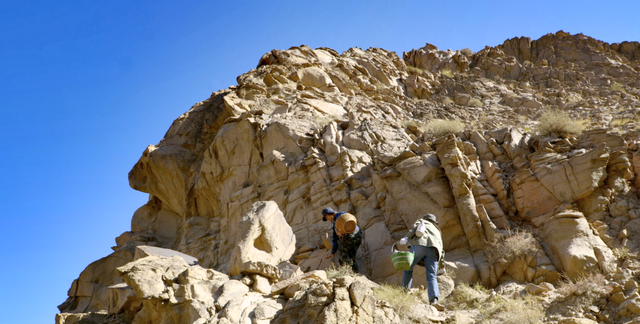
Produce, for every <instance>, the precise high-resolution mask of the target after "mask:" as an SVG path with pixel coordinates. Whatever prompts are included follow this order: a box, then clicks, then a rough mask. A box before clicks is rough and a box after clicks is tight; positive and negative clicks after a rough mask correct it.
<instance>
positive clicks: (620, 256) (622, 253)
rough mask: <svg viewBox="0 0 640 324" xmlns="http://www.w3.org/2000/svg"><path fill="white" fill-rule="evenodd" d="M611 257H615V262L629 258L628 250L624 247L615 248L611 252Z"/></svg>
mask: <svg viewBox="0 0 640 324" xmlns="http://www.w3.org/2000/svg"><path fill="white" fill-rule="evenodd" d="M611 252H613V256H614V257H616V259H617V260H624V259H626V258H627V257H628V256H629V248H627V247H626V246H621V247H617V248H615V249H613V250H611Z"/></svg>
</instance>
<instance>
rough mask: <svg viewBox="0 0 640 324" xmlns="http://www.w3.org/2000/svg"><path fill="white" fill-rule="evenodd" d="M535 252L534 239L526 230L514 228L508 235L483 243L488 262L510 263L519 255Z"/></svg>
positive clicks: (536, 249)
mask: <svg viewBox="0 0 640 324" xmlns="http://www.w3.org/2000/svg"><path fill="white" fill-rule="evenodd" d="M537 252H538V245H537V244H536V239H535V238H534V237H533V235H532V234H531V233H529V232H527V231H520V230H516V231H513V232H512V233H511V234H510V235H506V236H500V237H499V238H498V239H496V240H494V241H493V242H487V244H485V253H486V254H487V259H488V261H489V263H495V262H498V261H502V262H506V263H510V262H511V261H513V260H515V259H517V258H519V257H521V256H524V255H534V254H535V253H537Z"/></svg>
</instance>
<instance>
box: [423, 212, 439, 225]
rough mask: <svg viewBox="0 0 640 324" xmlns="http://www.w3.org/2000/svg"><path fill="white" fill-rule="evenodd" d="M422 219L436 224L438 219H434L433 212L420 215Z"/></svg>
mask: <svg viewBox="0 0 640 324" xmlns="http://www.w3.org/2000/svg"><path fill="white" fill-rule="evenodd" d="M422 219H424V220H427V221H430V222H432V223H434V224H436V225H438V220H437V219H436V215H434V214H426V215H424V216H422Z"/></svg>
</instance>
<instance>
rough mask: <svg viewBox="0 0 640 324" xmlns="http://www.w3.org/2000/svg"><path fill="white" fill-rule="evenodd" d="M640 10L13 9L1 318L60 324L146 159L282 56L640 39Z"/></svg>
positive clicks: (222, 5)
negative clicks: (174, 130)
mask: <svg viewBox="0 0 640 324" xmlns="http://www.w3.org/2000/svg"><path fill="white" fill-rule="evenodd" d="M639 12H640V4H639V2H638V1H637V0H628V1H616V0H611V1H606V2H602V1H584V0H583V1H562V0H556V1H546V0H543V1H534V2H531V1H528V2H521V1H478V0H476V1H408V0H405V1H374V0H369V1H350V2H349V1H345V2H344V3H343V1H313V2H303V1H187V0H183V1H163V0H156V1H121V0H110V1H65V0H58V1H37V0H34V1H30V0H20V1H14V0H4V1H2V2H0V112H1V113H2V118H1V119H0V174H1V178H0V179H1V180H0V181H1V183H0V217H2V218H1V219H2V223H1V224H2V225H1V226H0V228H1V233H0V234H1V235H0V239H1V240H2V241H1V244H0V249H1V250H0V251H1V253H0V257H1V260H2V261H1V263H0V278H2V284H0V305H1V309H2V322H3V323H12V324H15V323H29V324H31V323H53V322H54V318H55V314H56V313H57V308H56V306H57V305H59V304H61V303H62V302H64V301H65V299H66V293H67V290H68V289H69V287H70V285H71V282H72V281H73V280H74V279H75V278H77V277H78V275H79V274H80V272H81V271H82V270H83V269H84V268H85V267H86V266H87V265H88V264H89V263H91V262H93V261H95V260H97V259H99V258H102V257H104V256H106V255H108V254H109V253H111V249H110V248H111V246H113V245H115V241H114V239H115V238H116V237H117V236H119V235H120V234H121V233H122V232H124V231H127V230H129V229H130V220H131V216H132V214H133V212H134V211H135V210H136V209H137V208H138V207H140V206H142V205H143V204H144V203H145V201H146V200H147V195H146V194H144V193H140V192H136V191H134V190H133V189H131V188H129V185H128V180H127V173H128V172H129V170H130V169H131V167H133V165H134V164H135V163H136V161H137V160H138V158H139V157H140V155H141V154H142V152H143V150H144V149H145V148H146V147H147V145H149V144H156V143H158V142H159V141H160V140H161V139H162V137H163V136H164V133H165V132H166V131H167V129H168V128H169V126H170V125H171V123H172V122H173V120H174V119H175V118H177V117H178V116H179V115H180V114H182V113H183V112H185V111H187V110H188V109H189V108H190V107H191V106H192V105H193V104H194V103H196V102H198V101H202V100H204V99H206V98H208V97H209V95H210V94H211V92H213V91H217V90H220V89H224V88H227V87H228V86H230V85H234V84H236V77H237V76H238V75H240V74H242V73H244V72H246V71H248V70H250V69H252V68H255V66H256V64H257V63H258V60H259V59H260V57H261V56H262V55H263V54H264V53H266V52H268V51H270V50H272V49H287V48H289V47H291V46H298V45H301V44H305V45H309V46H311V47H313V48H316V47H330V48H333V49H335V50H337V51H338V52H343V51H345V50H347V49H348V48H350V47H356V46H357V47H360V48H363V49H367V48H369V47H381V48H384V49H388V50H392V51H396V52H397V53H398V55H400V56H402V52H403V51H409V50H411V49H414V48H420V47H422V46H424V45H425V43H427V42H428V43H431V44H434V45H436V46H437V47H438V48H440V49H448V48H451V49H462V48H465V47H468V48H470V49H472V50H473V51H478V50H481V49H482V48H484V46H485V45H490V46H495V45H498V44H501V43H502V42H503V41H504V40H506V39H508V38H512V37H516V36H528V37H531V38H533V39H536V38H539V37H540V36H542V35H544V34H547V33H555V32H557V31H558V30H564V31H566V32H570V33H572V34H575V33H583V34H585V35H587V36H592V37H594V38H596V39H600V40H603V41H606V42H609V43H614V42H621V41H625V40H628V41H640V23H639V21H640V14H639Z"/></svg>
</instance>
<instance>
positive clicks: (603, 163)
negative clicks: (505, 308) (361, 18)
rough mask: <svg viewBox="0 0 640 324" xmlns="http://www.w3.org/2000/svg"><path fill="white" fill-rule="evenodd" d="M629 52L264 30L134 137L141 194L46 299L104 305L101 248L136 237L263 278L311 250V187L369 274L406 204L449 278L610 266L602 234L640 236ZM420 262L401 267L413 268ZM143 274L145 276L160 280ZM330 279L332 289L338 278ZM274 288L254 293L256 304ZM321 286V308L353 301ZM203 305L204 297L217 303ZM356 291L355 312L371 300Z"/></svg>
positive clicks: (122, 255)
mask: <svg viewBox="0 0 640 324" xmlns="http://www.w3.org/2000/svg"><path fill="white" fill-rule="evenodd" d="M639 60H640V47H639V45H638V43H637V42H624V43H621V44H606V43H603V42H600V41H597V40H594V39H592V38H589V37H586V36H584V35H581V34H578V35H570V34H567V33H563V32H558V33H556V34H549V35H546V36H543V37H542V38H540V39H538V40H531V39H529V38H526V37H523V38H514V39H510V40H507V41H506V42H505V43H504V44H502V45H500V46H496V47H493V48H492V47H487V48H485V49H484V50H482V51H480V52H478V53H472V52H471V51H467V50H462V51H455V52H454V51H450V50H449V51H441V50H438V49H437V48H435V47H434V46H432V45H429V44H427V46H425V47H423V48H421V49H417V50H413V51H410V52H407V53H404V54H403V58H400V57H399V56H398V55H397V54H396V53H394V52H389V51H386V50H383V49H377V48H372V49H368V50H366V51H364V50H361V49H358V48H352V49H349V50H348V51H345V52H344V53H342V54H339V53H337V52H336V51H334V50H332V49H328V48H318V49H311V48H309V47H307V46H300V47H293V48H291V49H288V50H273V51H271V52H269V53H267V54H265V55H264V56H262V58H261V59H260V60H259V63H258V66H257V67H256V69H253V70H251V71H249V72H247V73H245V74H243V75H241V76H239V77H238V78H237V80H238V85H237V86H233V87H230V88H229V89H225V90H221V91H218V92H214V93H213V94H212V95H211V97H210V98H208V99H207V100H205V101H203V102H199V103H197V104H196V105H194V106H193V107H192V108H191V109H189V111H187V112H186V113H184V114H183V115H182V116H180V117H179V118H178V119H176V120H175V121H174V122H173V124H172V125H171V127H170V129H169V130H168V131H167V133H166V135H165V137H164V138H163V139H162V140H161V141H160V142H159V143H158V144H156V145H150V146H149V147H148V148H147V149H146V150H144V152H143V154H142V157H141V158H140V160H139V161H138V162H137V163H136V164H135V166H134V167H133V169H132V170H131V172H130V173H129V181H130V185H131V187H132V188H134V189H136V190H140V191H143V192H146V193H149V194H150V196H151V198H150V200H149V202H148V203H147V204H145V205H144V206H142V207H140V208H139V209H138V210H137V211H135V213H134V214H133V217H132V222H131V229H130V231H127V232H125V233H123V234H122V235H121V236H120V237H118V238H117V239H116V242H117V247H115V248H114V249H115V250H116V251H115V252H114V253H113V254H112V255H110V256H108V257H106V258H104V259H101V260H98V261H96V262H94V263H93V264H92V265H90V266H89V267H88V268H87V269H86V270H85V271H84V272H83V273H82V274H81V276H80V278H79V279H78V280H76V281H75V282H74V284H73V285H72V288H71V289H70V291H69V300H68V301H67V302H65V304H63V305H61V306H60V307H61V311H63V312H68V313H81V312H95V311H100V310H106V309H107V308H108V307H109V306H108V305H107V304H108V302H104V301H105V300H107V297H106V296H107V291H108V287H111V286H114V285H119V284H120V285H121V284H123V279H121V277H120V276H119V274H118V272H117V271H116V268H118V269H122V266H125V265H126V264H128V263H129V262H131V261H134V260H133V259H134V257H133V254H132V253H133V251H134V250H132V249H135V246H140V245H150V246H155V247H158V248H167V249H172V250H176V251H179V252H181V253H185V254H188V255H190V256H193V257H195V258H197V260H198V264H199V265H200V266H201V267H203V268H205V269H211V270H212V271H214V270H215V271H219V272H225V273H227V274H230V275H232V276H236V275H248V274H253V275H256V274H257V275H260V276H263V277H265V278H269V280H274V279H276V280H277V278H279V277H278V276H280V275H282V276H285V275H283V273H287V275H286V277H287V278H290V277H295V276H297V275H299V272H298V271H300V270H301V271H303V272H309V271H313V270H317V269H325V268H326V267H328V266H329V265H330V263H331V260H327V259H325V257H326V256H327V255H328V254H327V253H328V252H327V250H326V246H327V244H326V240H327V236H326V233H327V232H330V230H331V229H330V226H329V224H328V223H327V222H322V221H321V213H320V211H321V210H322V209H323V208H324V207H333V208H334V209H337V210H340V211H345V212H350V213H352V214H354V215H355V216H356V217H357V219H358V225H359V226H360V228H361V229H362V231H363V234H364V235H363V243H362V245H361V247H360V249H359V251H358V254H357V262H358V263H359V265H360V269H361V270H360V271H361V273H362V274H363V275H365V276H366V277H367V278H369V279H371V280H373V281H375V282H387V283H396V284H398V283H399V282H400V279H401V272H398V271H396V270H395V269H394V268H393V265H392V264H391V262H390V253H391V251H390V247H391V245H392V244H393V243H394V242H395V241H397V240H398V239H400V238H401V237H403V236H404V235H405V234H406V232H407V230H408V229H409V228H410V227H411V225H412V224H413V223H414V222H415V220H417V219H418V218H421V217H422V216H423V215H424V214H425V213H432V214H434V215H436V218H437V219H438V222H439V224H440V228H441V230H442V233H443V241H444V249H445V251H446V263H447V266H448V269H449V270H450V271H453V272H455V274H456V277H455V278H456V279H455V280H456V282H481V283H483V284H485V285H486V286H490V287H495V286H496V285H498V284H500V283H503V282H508V281H510V280H516V281H524V282H528V283H534V284H541V283H544V282H551V283H553V282H556V281H557V280H558V279H559V278H560V273H564V274H566V275H568V276H577V275H578V274H579V273H580V271H582V270H584V269H591V270H593V271H598V272H604V273H611V272H614V271H616V267H617V264H616V262H615V258H614V257H613V254H612V252H611V250H612V249H614V248H619V247H627V248H628V249H630V251H632V252H633V251H637V250H638V248H640V244H638V242H637V240H635V239H633V236H632V234H633V233H637V232H639V231H638V227H639V226H638V225H637V221H636V220H637V219H638V218H639V216H640V204H639V203H638V198H637V184H638V183H640V180H639V179H640V177H639V175H640V153H639V152H638V145H637V143H638V141H639V139H640V136H638V132H637V131H635V128H636V127H637V126H635V125H633V124H632V123H633V120H635V116H636V110H637V109H638V108H640V64H639ZM543 107H549V108H554V109H561V110H564V111H567V112H569V113H570V114H571V116H572V117H574V118H585V119H587V121H588V126H589V128H590V129H591V130H589V131H586V132H584V133H583V134H581V135H576V136H574V135H568V134H563V135H562V136H558V137H545V136H539V135H535V134H532V133H531V132H530V131H529V129H530V128H531V127H534V126H535V123H536V120H537V119H538V118H539V117H540V115H541V113H542V112H543ZM614 113H615V116H616V118H618V119H617V120H620V122H619V123H613V119H612V118H613V117H611V116H612V115H614ZM436 118H439V119H459V120H462V121H464V122H465V123H466V125H467V130H465V131H463V132H460V133H457V134H451V135H448V136H444V137H440V138H435V137H433V136H432V135H431V134H430V133H429V132H428V131H425V129H424V127H423V126H424V124H425V123H426V122H428V121H430V120H433V119H436ZM625 118H627V119H625ZM624 122H628V124H627V125H624ZM618 124H620V125H621V129H618V130H616V131H614V130H613V129H612V128H611V127H613V126H615V125H618ZM507 125H508V126H509V127H505V126H507ZM471 129H474V130H471ZM256 204H259V205H256ZM260 204H261V205H260ZM256 206H261V207H256ZM256 208H258V209H261V210H263V211H268V212H263V213H258V212H257V209H256ZM257 214H260V215H262V216H261V217H262V218H257V216H256V215H257ZM268 227H271V229H269V230H265V228H268ZM522 229H524V230H528V231H530V232H532V233H533V234H534V237H535V240H536V244H537V245H538V246H539V247H540V249H539V251H538V252H537V253H536V254H535V255H530V256H527V257H524V256H522V257H520V258H518V259H516V260H513V261H511V262H512V263H510V264H492V263H490V262H489V261H488V257H487V255H486V252H485V247H486V246H485V245H486V244H485V243H486V242H487V241H490V240H493V239H495V238H497V237H505V236H509V235H511V234H510V233H512V232H510V231H512V230H522ZM329 238H330V236H329ZM323 241H324V242H325V243H323ZM239 247H240V248H239ZM287 261H291V262H294V263H296V264H297V267H296V266H294V265H292V264H288V265H287V264H286V263H287ZM283 262H284V264H285V265H283ZM119 267H120V268H119ZM421 269H422V268H418V269H416V273H414V278H415V280H414V282H415V283H416V285H420V284H422V285H425V284H426V282H425V279H424V270H421ZM207 271H208V270H207ZM127 273H129V272H127ZM131 276H133V274H131V275H130V277H131ZM282 278H284V277H282ZM254 279H255V278H254ZM254 279H252V280H254ZM130 280H132V279H130ZM258 281H261V282H260V283H256V284H255V285H256V287H262V288H259V290H266V289H267V288H265V287H266V286H265V284H264V280H262V279H260V280H258ZM134 282H135V281H131V283H132V284H133V283H134ZM124 283H127V284H128V282H127V280H126V279H125V280H124ZM129 286H130V287H131V288H132V289H134V290H135V289H136V288H135V287H134V286H131V285H129ZM303 286H305V287H307V286H308V287H311V286H313V285H308V284H305V285H303ZM321 286H322V284H320V286H314V287H315V288H310V289H311V290H312V291H314V292H310V293H308V294H310V295H308V297H306V298H307V302H308V299H309V298H310V299H313V300H314V303H316V304H314V305H316V306H317V305H322V306H323V307H324V306H326V305H325V300H324V299H323V298H325V297H327V296H326V294H328V293H326V292H323V290H322V289H323V288H322V287H321ZM156 288H157V289H156V290H157V291H156V290H153V289H150V288H149V290H148V291H147V290H145V291H144V293H145V294H147V293H149V294H151V295H148V296H147V295H144V296H146V297H148V298H160V299H162V298H165V299H166V298H169V299H167V300H171V298H172V297H171V296H169V295H167V296H165V295H163V294H168V292H167V291H165V290H163V289H164V288H163V287H160V286H158V287H156ZM161 288H162V289H161ZM125 290H126V289H125ZM116 292H119V293H116ZM116 292H114V293H113V294H114V295H113V296H125V297H126V296H128V295H127V293H124V290H122V289H121V290H119V291H116ZM139 293H142V291H140V292H138V291H136V296H138V297H141V296H139V295H138V294H139ZM323 294H325V295H323ZM332 294H334V295H335V298H337V299H338V300H346V299H347V298H348V294H349V292H348V291H346V290H345V291H342V290H340V289H338V290H335V291H333V292H332ZM334 295H332V296H334ZM92 296H93V297H96V298H93V299H92ZM97 296H102V297H97ZM296 296H297V295H296ZM125 297H120V299H119V300H120V302H118V305H121V304H122V305H123V304H124V303H125V302H124V300H126V298H125ZM146 297H145V298H146ZM291 297H293V298H294V299H295V298H298V297H299V298H302V297H300V296H298V297H294V296H293V295H292V296H291ZM114 298H115V297H114ZM123 298H124V299H123ZM173 298H175V295H174V297H173ZM116 299H117V298H116ZM360 299H361V298H360ZM360 299H358V300H360ZM359 302H360V303H361V304H362V305H364V304H363V303H365V302H366V301H359ZM142 304H143V305H144V306H143V308H142V309H143V310H144V309H145V307H146V309H147V310H148V309H151V308H153V307H155V308H158V307H168V306H166V305H164V304H162V305H161V304H153V303H152V302H150V301H148V302H142ZM214 304H215V303H214ZM276 304H277V303H276ZM276 304H273V305H272V304H269V306H267V305H265V306H264V308H256V309H261V311H263V312H264V313H265V314H267V313H270V312H271V310H270V309H272V308H273V309H280V308H278V307H280V306H277V305H276ZM127 305H133V304H132V303H131V302H129V303H128V304H127ZM278 305H279V304H278ZM332 305H334V304H332ZM339 305H340V304H339V303H338V304H335V306H332V307H335V313H336V314H343V313H344V314H346V315H344V316H360V315H357V314H356V315H354V314H353V313H349V312H347V311H346V308H344V309H343V307H342V306H339ZM131 307H134V306H131ZM189 307H194V306H189ZM207 307H209V308H207ZM207 307H205V308H204V309H210V310H211V312H214V313H215V312H219V311H220V308H221V307H224V305H214V306H213V308H211V307H210V306H207ZM256 307H258V306H256ZM270 307H271V308H270ZM287 307H288V306H287ZM292 307H293V306H292ZM295 307H298V306H295ZM313 307H315V306H312V307H311V308H309V309H305V310H304V312H303V313H295V314H294V313H293V311H289V310H287V308H284V310H283V312H284V313H283V314H284V315H282V316H284V317H282V318H288V317H291V318H293V317H292V316H309V317H313V316H319V315H318V314H320V313H319V312H320V311H321V310H320V308H318V309H315V308H313ZM363 307H364V306H363ZM367 307H369V306H367ZM196 308H197V307H196ZM367 309H368V310H366V312H365V311H364V310H363V311H362V312H365V313H362V315H361V316H363V318H364V317H366V318H374V319H375V318H376V316H382V315H379V311H373V310H371V309H370V307H369V308H367ZM158 311H160V310H158ZM227 312H231V311H230V310H228V311H227ZM345 312H346V313H345ZM183 313H184V314H187V315H184V316H196V315H194V314H200V315H198V316H204V315H203V314H204V313H201V310H197V311H196V310H193V309H192V310H189V311H186V310H185V311H183ZM231 313H233V312H231ZM231 313H229V314H231ZM382 313H384V311H382ZM188 314H191V315H188ZM216 314H218V313H216ZM380 314H381V313H380ZM385 314H386V313H385ZM208 316H209V318H213V317H211V316H212V315H208ZM216 316H218V315H216ZM229 316H232V315H229ZM265 316H266V315H265ZM331 316H333V315H331ZM385 316H386V315H385ZM228 318H231V317H228ZM265 318H266V317H265ZM271 318H272V317H271ZM386 318H387V320H389V316H386ZM292 320H293V319H292ZM234 321H235V320H234ZM234 321H232V322H234ZM327 321H329V319H327ZM285 322H286V321H285Z"/></svg>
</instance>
